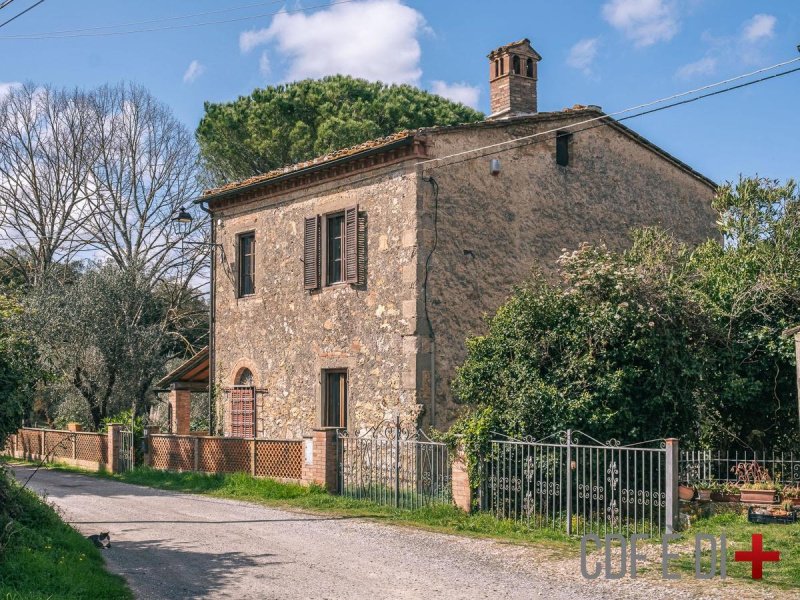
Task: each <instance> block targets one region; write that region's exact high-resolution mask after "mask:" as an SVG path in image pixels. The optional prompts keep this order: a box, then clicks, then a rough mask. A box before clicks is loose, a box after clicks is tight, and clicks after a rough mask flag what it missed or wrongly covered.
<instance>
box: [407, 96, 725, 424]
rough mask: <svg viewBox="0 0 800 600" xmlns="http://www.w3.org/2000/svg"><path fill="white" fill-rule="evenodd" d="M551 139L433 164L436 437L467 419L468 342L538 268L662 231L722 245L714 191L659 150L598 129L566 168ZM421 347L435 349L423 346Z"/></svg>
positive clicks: (447, 148) (580, 142)
mask: <svg viewBox="0 0 800 600" xmlns="http://www.w3.org/2000/svg"><path fill="white" fill-rule="evenodd" d="M595 114H596V113H594V112H593V111H575V112H574V113H569V112H567V113H565V114H564V115H562V116H561V117H554V118H553V119H549V118H548V117H546V116H545V117H540V120H539V121H538V122H537V123H532V122H531V121H528V122H527V123H525V122H524V121H523V122H521V123H520V124H518V125H501V124H497V125H490V126H484V127H477V128H476V127H473V128H453V129H450V130H445V131H444V132H442V133H439V134H438V135H436V136H435V137H434V140H433V145H432V149H431V150H429V152H430V153H431V154H432V156H439V157H442V156H448V155H450V154H453V153H456V152H462V151H466V150H469V149H473V148H477V147H481V146H486V145H488V144H492V143H496V142H500V141H505V140H510V139H516V138H519V137H522V136H525V135H530V134H532V133H535V132H537V131H545V130H552V129H554V128H558V127H560V126H563V125H564V124H566V123H567V122H569V121H577V120H583V119H586V118H588V117H590V116H594V115H595ZM548 138H549V139H548V141H546V142H542V143H539V142H537V143H535V144H530V145H524V146H521V147H519V148H516V149H512V150H506V151H503V152H500V153H496V154H491V155H481V156H479V157H477V158H474V159H469V160H464V159H465V158H467V159H468V158H470V156H472V155H468V156H466V157H461V158H459V159H453V161H458V162H453V161H449V162H451V163H452V164H447V162H445V164H444V166H440V165H436V163H434V165H435V168H430V167H428V168H426V169H425V171H424V175H426V176H427V175H433V177H434V178H435V180H436V182H437V183H438V186H439V200H438V202H439V209H438V210H439V216H438V237H439V239H438V245H437V248H436V251H435V253H434V255H433V257H432V260H431V270H430V274H429V290H428V295H429V298H428V307H429V314H430V319H431V322H432V325H433V329H434V332H435V339H436V382H437V387H436V397H437V412H438V415H437V423H436V424H437V425H438V426H439V427H442V426H445V425H447V424H449V423H450V422H452V420H453V419H454V417H455V416H456V415H457V414H458V412H459V411H460V406H459V405H458V404H456V403H455V402H454V401H453V397H452V394H451V392H450V385H449V384H450V381H451V380H452V378H453V376H454V375H455V368H456V366H457V365H459V364H461V363H462V362H463V360H464V358H465V355H466V351H465V339H466V338H467V337H468V336H472V335H475V334H479V333H481V332H483V331H485V322H484V319H483V317H484V315H490V314H493V313H494V311H495V310H496V309H497V308H498V307H499V306H500V305H501V304H502V303H503V302H504V300H505V299H506V298H507V297H508V295H509V294H510V292H511V291H512V287H513V286H514V285H516V284H519V283H521V282H523V281H524V280H525V279H526V278H527V277H528V276H529V275H530V273H531V272H532V270H533V269H541V270H543V271H545V272H547V273H551V274H552V273H553V271H554V268H555V262H556V259H557V258H558V256H559V255H560V254H561V252H562V249H570V250H571V249H575V248H577V247H578V246H579V245H580V244H581V243H582V242H590V243H605V244H607V245H608V246H609V247H610V248H613V249H620V248H623V247H624V246H626V245H627V244H628V243H629V241H630V237H629V230H630V229H631V228H632V227H637V226H643V225H660V226H661V227H663V228H665V229H668V230H670V231H672V232H674V233H675V234H677V235H678V236H679V237H681V238H682V239H684V240H686V241H688V242H691V243H699V242H702V241H704V240H706V239H708V238H709V237H711V236H714V235H716V234H715V230H714V223H715V216H714V213H713V212H712V210H711V199H712V197H713V190H712V188H711V187H710V186H709V184H708V183H707V182H705V181H703V180H701V179H700V178H698V177H696V176H694V175H692V174H690V173H688V172H687V171H685V170H683V169H680V168H678V167H677V166H676V165H675V164H674V163H672V162H669V161H668V160H667V159H665V158H664V157H663V156H662V155H660V154H658V153H656V152H655V151H654V150H652V149H650V148H648V147H646V146H643V145H642V144H640V143H637V142H635V141H634V140H633V139H631V137H629V136H628V135H625V134H623V133H622V132H619V131H618V130H615V129H612V128H611V127H598V128H595V129H591V130H588V131H584V132H581V133H578V134H576V135H575V136H574V137H573V138H572V141H571V143H570V162H569V165H568V166H566V167H561V166H559V165H557V164H556V160H555V141H554V140H553V138H552V134H551V135H550V136H548ZM492 158H499V159H500V161H501V172H500V174H499V175H497V176H492V175H491V174H490V171H489V161H490V159H492ZM426 187H427V189H425V190H421V191H423V192H424V213H423V217H422V218H421V220H420V256H421V257H422V258H421V260H424V258H425V256H427V254H428V252H429V251H430V247H431V245H432V239H433V234H432V231H433V227H432V214H433V193H432V189H431V188H430V187H429V186H426ZM422 310H423V308H422V307H421V308H420V320H421V321H422V320H424V317H423V314H424V313H423V312H422ZM425 333H427V332H425ZM421 348H423V349H425V351H426V352H427V351H429V345H428V343H427V339H425V340H421ZM423 362H424V361H423ZM423 387H424V386H423ZM421 391H424V390H421Z"/></svg>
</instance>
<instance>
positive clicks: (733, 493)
mask: <svg viewBox="0 0 800 600" xmlns="http://www.w3.org/2000/svg"><path fill="white" fill-rule="evenodd" d="M741 497H742V490H740V489H739V486H737V485H735V484H733V483H723V484H722V485H720V486H719V487H718V488H717V489H716V490H714V491H713V492H711V499H712V500H713V501H714V502H739V500H740V499H741Z"/></svg>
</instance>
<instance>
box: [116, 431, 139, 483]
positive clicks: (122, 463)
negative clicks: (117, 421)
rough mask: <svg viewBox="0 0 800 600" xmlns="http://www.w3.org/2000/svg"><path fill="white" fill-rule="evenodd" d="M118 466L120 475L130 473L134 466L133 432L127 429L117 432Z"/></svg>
mask: <svg viewBox="0 0 800 600" xmlns="http://www.w3.org/2000/svg"><path fill="white" fill-rule="evenodd" d="M119 437H120V439H119V456H118V457H117V458H118V465H119V470H120V472H121V473H124V472H125V471H130V470H131V469H133V467H134V466H135V464H136V449H135V448H134V445H133V432H132V431H130V430H129V429H125V428H121V429H120V430H119Z"/></svg>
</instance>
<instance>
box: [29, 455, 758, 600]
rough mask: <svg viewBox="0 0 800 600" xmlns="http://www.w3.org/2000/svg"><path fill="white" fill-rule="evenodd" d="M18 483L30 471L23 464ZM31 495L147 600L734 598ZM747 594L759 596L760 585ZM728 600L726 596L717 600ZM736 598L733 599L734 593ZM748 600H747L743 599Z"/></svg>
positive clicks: (475, 543) (128, 494)
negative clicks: (105, 541) (96, 539)
mask: <svg viewBox="0 0 800 600" xmlns="http://www.w3.org/2000/svg"><path fill="white" fill-rule="evenodd" d="M14 471H15V473H16V475H17V477H18V478H20V479H25V478H27V476H28V474H30V471H31V470H30V469H29V468H27V467H15V468H14ZM29 485H30V487H31V488H32V489H34V490H36V491H37V492H39V493H40V494H43V495H45V496H46V497H47V499H48V500H49V501H50V502H52V503H54V504H55V505H56V506H57V507H58V508H59V510H60V512H61V513H62V516H63V517H64V519H65V520H66V521H68V522H69V523H71V524H72V525H73V526H74V527H76V528H77V529H78V530H80V531H81V532H82V533H84V534H86V535H90V534H93V533H98V532H101V531H109V532H110V534H111V543H112V547H111V549H109V550H106V551H104V556H105V558H106V562H107V564H108V567H109V569H110V570H112V571H114V572H116V573H119V574H121V575H123V576H124V577H125V578H126V579H127V580H128V582H129V583H130V585H131V587H132V589H133V590H134V592H135V593H136V595H137V597H139V598H437V599H438V598H548V600H562V599H584V598H585V599H590V600H591V599H598V600H599V599H614V600H619V599H622V598H647V599H648V600H657V599H662V598H664V599H672V598H717V597H719V598H731V597H735V596H736V595H737V594H736V590H735V588H732V587H730V586H728V585H726V586H725V588H723V589H719V588H718V587H717V586H718V585H719V584H716V585H713V586H708V585H706V586H705V587H704V588H702V589H698V588H696V587H692V586H693V585H694V584H692V583H691V582H681V583H680V584H677V585H673V584H670V586H667V585H666V584H665V582H662V581H660V580H656V581H652V582H647V581H644V580H637V581H629V580H628V581H625V580H623V581H602V580H595V581H587V580H585V579H583V578H582V577H581V575H580V570H579V562H578V560H577V559H575V558H567V559H565V558H557V557H553V556H549V557H547V556H544V555H543V554H542V553H541V552H540V551H539V550H537V549H536V548H534V547H531V546H521V545H516V544H506V543H501V542H496V541H491V540H482V539H474V538H467V537H461V536H452V535H446V534H439V533H431V532H427V531H422V530H418V529H412V528H406V527H398V526H392V525H387V524H383V523H379V522H375V521H371V520H363V519H357V518H340V517H328V516H323V515H316V514H314V515H311V514H304V513H299V512H294V511H287V510H278V509H273V508H266V507H263V506H258V505H253V504H249V503H246V502H238V501H232V500H220V499H213V498H208V497H204V496H195V495H188V494H179V493H172V492H165V491H160V490H155V489H151V488H146V487H140V486H134V485H130V484H125V483H119V482H116V481H110V480H106V479H99V478H94V477H89V476H85V475H78V474H73V473H64V472H58V471H47V470H40V471H39V472H38V473H37V474H36V475H35V476H34V478H33V479H32V480H31V483H30V484H29ZM748 587H749V588H750V589H749V590H748V592H749V593H748V594H747V595H746V596H744V597H748V598H753V597H757V596H754V595H753V593H752V592H753V589H752V586H748ZM718 594H719V595H718ZM732 594H733V596H732ZM740 597H743V596H740Z"/></svg>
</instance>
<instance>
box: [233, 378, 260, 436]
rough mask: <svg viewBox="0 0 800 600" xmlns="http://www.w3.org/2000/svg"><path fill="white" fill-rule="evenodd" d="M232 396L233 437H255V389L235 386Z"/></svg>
mask: <svg viewBox="0 0 800 600" xmlns="http://www.w3.org/2000/svg"><path fill="white" fill-rule="evenodd" d="M230 398H231V435H232V437H244V438H252V437H255V427H254V425H255V414H256V411H255V389H254V388H251V387H235V388H233V389H232V390H231V394H230Z"/></svg>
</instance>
